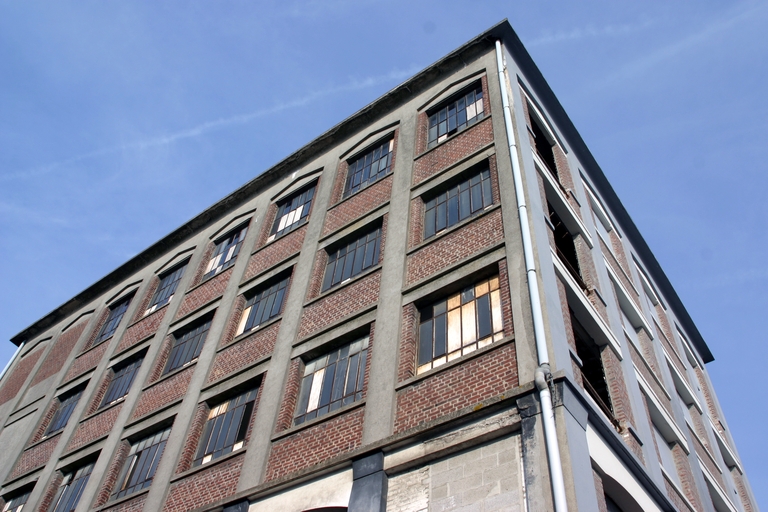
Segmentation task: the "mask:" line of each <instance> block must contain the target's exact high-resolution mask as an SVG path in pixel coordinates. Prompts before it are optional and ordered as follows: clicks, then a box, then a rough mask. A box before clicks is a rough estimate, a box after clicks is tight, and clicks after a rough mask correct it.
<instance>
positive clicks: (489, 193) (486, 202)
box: [422, 161, 495, 240]
mask: <svg viewBox="0 0 768 512" xmlns="http://www.w3.org/2000/svg"><path fill="white" fill-rule="evenodd" d="M476 179H477V180H478V181H477V182H476V183H473V181H474V180H476ZM493 189H494V187H493V175H492V174H491V168H490V165H489V163H488V162H487V161H486V162H485V163H484V164H481V165H479V166H474V167H472V168H471V169H469V170H467V171H465V172H462V173H461V175H460V176H459V177H458V178H457V179H453V180H450V181H449V182H447V183H445V184H441V186H440V187H438V189H437V190H436V191H430V192H428V193H427V194H425V195H424V196H423V197H422V203H423V225H424V226H423V232H422V236H423V240H429V239H430V238H433V237H435V236H437V235H439V234H441V233H443V232H445V231H447V230H448V229H450V228H451V227H453V226H455V225H457V224H459V223H461V222H463V221H465V220H467V219H470V218H472V217H475V216H477V215H480V214H481V213H482V212H484V211H486V210H488V209H489V208H491V207H492V206H493V205H494V204H495V201H494V198H493ZM475 191H477V192H478V193H479V195H480V197H479V200H480V203H481V205H480V206H479V207H477V208H475V209H474V210H473V209H472V208H473V203H475V201H477V200H478V198H477V197H475V196H474V194H475ZM454 192H455V193H454ZM443 197H445V199H444V200H442V201H441V198H443ZM433 203H434V206H432V204H433ZM463 205H467V206H466V209H467V213H466V215H465V214H463V213H462V206H463ZM441 206H442V213H441V210H440V208H441ZM454 206H455V215H452V214H451V212H452V211H453V209H454ZM430 212H432V213H430ZM438 217H440V218H438ZM443 218H444V221H445V222H444V223H443V224H441V222H440V221H441V220H443Z"/></svg>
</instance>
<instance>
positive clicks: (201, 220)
mask: <svg viewBox="0 0 768 512" xmlns="http://www.w3.org/2000/svg"><path fill="white" fill-rule="evenodd" d="M496 40H502V41H503V42H504V45H505V47H506V48H507V49H508V50H509V52H510V53H511V54H512V56H513V57H514V59H515V62H516V63H517V65H518V67H519V68H520V70H521V71H522V72H523V74H524V75H525V77H526V79H527V80H528V82H529V84H530V85H531V86H532V87H534V89H535V90H536V92H537V95H538V97H539V99H540V100H541V101H542V102H543V103H544V104H545V105H546V107H547V112H548V113H549V115H550V116H551V117H552V119H553V121H554V122H555V124H556V125H557V126H558V128H559V130H560V132H561V133H562V134H563V136H564V137H566V138H567V139H568V141H569V145H570V147H571V150H573V152H574V153H575V154H577V155H578V157H579V160H580V161H581V162H582V164H584V165H585V166H586V167H588V168H589V169H590V170H589V176H590V178H591V179H592V182H593V184H594V185H595V187H596V188H597V189H598V191H599V192H600V194H601V196H602V197H603V200H605V201H606V202H607V203H608V206H609V208H610V209H611V212H612V213H613V215H614V216H615V217H616V219H617V220H618V222H619V224H620V225H621V227H622V229H623V231H624V233H626V234H627V236H629V237H630V239H631V240H632V245H633V247H634V248H635V250H636V252H637V254H638V256H640V258H641V259H642V261H643V262H644V263H645V265H646V268H647V270H648V272H649V273H650V274H651V275H652V277H653V278H654V281H655V282H656V285H657V286H659V288H660V289H661V291H662V293H663V295H664V297H665V298H666V299H667V301H668V302H669V303H670V305H671V306H672V307H673V308H674V309H675V312H676V313H677V317H678V319H679V320H680V321H681V323H682V324H683V328H684V329H685V330H686V332H687V333H688V335H689V336H690V338H691V341H692V342H693V344H694V346H695V347H696V349H697V350H698V351H699V354H700V355H701V356H702V358H703V359H704V362H707V363H708V362H710V361H713V360H714V357H713V356H712V353H711V352H710V350H709V347H708V346H707V344H706V342H705V341H704V339H703V338H702V336H701V334H700V333H699V330H698V329H697V328H696V325H695V324H694V323H693V320H692V319H691V317H690V315H689V314H688V311H687V310H686V309H685V306H683V303H682V301H681V300H680V298H679V297H678V295H677V293H676V292H675V290H674V288H673V287H672V284H671V283H670V282H669V279H668V278H667V276H666V274H665V273H664V271H663V270H662V269H661V266H660V265H659V263H658V261H657V260H656V258H655V257H654V255H653V253H652V252H651V250H650V248H649V247H648V244H647V243H646V242H645V239H644V238H643V237H642V235H641V234H640V232H639V231H638V229H637V226H635V223H634V222H633V221H632V218H631V217H630V216H629V213H627V211H626V209H625V208H624V205H622V203H621V201H620V200H619V198H618V196H617V195H616V192H615V191H614V190H613V187H611V185H610V183H608V180H607V178H606V177H605V174H604V173H603V171H602V169H601V168H600V166H599V165H598V163H597V161H596V160H595V158H594V156H592V153H591V152H590V151H589V148H587V145H586V144H585V143H584V140H583V139H582V138H581V135H579V132H578V131H577V130H576V128H575V126H574V125H573V123H572V122H571V119H570V118H569V117H568V114H566V112H565V109H563V106H562V105H561V104H560V102H559V101H558V99H557V97H555V94H554V92H552V89H551V88H550V87H549V84H548V83H547V81H546V80H545V79H544V76H543V75H542V74H541V71H540V70H539V68H538V66H536V64H535V63H534V61H533V59H532V58H531V56H530V54H529V53H528V51H527V50H526V49H525V47H524V46H523V43H522V41H521V40H520V38H519V37H518V36H517V33H515V31H514V29H513V28H512V26H511V25H510V24H509V21H508V20H507V19H504V20H502V21H500V22H499V23H497V24H496V25H494V26H493V27H491V28H490V29H488V30H486V31H485V32H483V33H482V34H480V35H478V36H476V37H474V38H472V39H470V40H469V41H467V42H466V43H464V44H463V45H462V46H460V47H458V48H457V49H455V50H454V51H452V52H450V53H449V54H447V55H446V56H445V57H443V58H441V59H439V60H437V61H436V62H434V63H433V64H431V65H430V66H428V67H426V68H424V69H423V70H422V71H420V72H419V73H417V74H416V75H414V76H413V77H411V78H410V79H408V80H406V81H405V82H403V83H402V84H400V85H398V86H396V87H395V88H393V89H391V90H390V91H389V92H387V93H385V94H384V95H383V96H381V97H379V98H378V99H376V100H374V101H372V102H371V103H369V104H368V105H366V106H365V107H363V108H361V109H360V110H358V111H357V112H355V113H354V114H352V115H351V116H349V117H348V118H346V119H344V120H343V121H341V122H340V123H338V124H336V125H335V126H333V127H332V128H330V129H329V130H328V131H326V132H325V133H323V134H321V135H320V136H318V137H317V138H315V139H314V140H312V141H311V142H309V143H308V144H306V145H305V146H303V147H302V148H300V149H298V150H297V151H295V152H293V153H292V154H290V155H289V156H288V157H286V158H285V159H283V160H282V161H280V162H278V163H277V164H275V165H273V166H272V167H270V168H269V169H267V170H266V171H264V172H262V173H260V174H259V175H258V176H256V177H255V178H254V179H252V180H251V181H249V182H248V183H246V184H245V185H243V186H242V187H240V188H239V189H237V190H235V191H234V192H233V193H231V194H229V195H228V196H226V197H224V198H223V199H221V200H219V201H218V202H216V203H215V204H213V206H211V207H209V208H207V209H206V210H204V211H203V212H202V213H200V214H198V215H196V216H195V217H193V218H192V219H190V220H189V221H187V222H186V223H184V224H183V225H181V226H180V227H178V228H176V229H175V230H174V231H172V232H171V233H169V234H168V235H166V236H164V237H163V238H161V239H160V240H158V241H157V242H155V243H154V244H152V245H151V246H149V247H148V248H147V249H145V250H144V251H142V252H140V253H139V254H137V255H136V256H134V257H133V258H131V259H130V260H128V261H127V262H125V263H123V264H122V265H120V266H119V267H117V268H116V269H115V270H113V271H112V272H110V273H109V274H107V275H106V276H104V277H102V278H101V279H99V280H98V281H96V282H95V283H94V284H92V285H91V286H89V287H88V288H86V289H85V290H83V291H82V292H80V293H78V294H77V295H75V296H74V297H73V298H71V299H70V300H68V301H67V302H65V303H64V304H62V305H60V306H58V307H57V308H55V309H54V310H53V311H51V312H50V313H48V314H46V315H45V316H43V317H42V318H41V319H40V320H37V321H36V322H34V323H32V324H31V325H30V326H29V327H27V328H25V329H23V330H22V331H21V332H19V333H18V334H16V335H15V336H13V337H12V338H11V342H12V343H14V344H15V345H17V346H18V345H20V344H21V343H22V342H23V341H26V340H30V339H32V338H34V337H35V336H37V335H38V334H40V333H42V332H44V331H45V330H47V329H48V328H50V327H51V326H53V325H55V324H56V323H58V322H60V321H62V320H64V319H65V318H66V317H67V316H69V315H71V314H72V313H74V312H76V311H77V310H79V309H80V308H81V307H83V306H84V305H86V304H88V303H89V302H91V301H92V300H93V299H94V298H96V297H98V296H99V295H102V294H103V293H105V292H107V291H108V290H109V289H110V288H112V287H113V286H115V285H117V284H119V283H120V282H122V281H124V280H125V279H127V278H128V277H130V276H131V275H133V274H135V273H136V272H137V271H139V270H140V269H142V268H144V267H145V266H146V265H148V264H149V263H151V262H152V261H154V260H156V259H157V258H159V257H161V256H162V255H163V254H165V253H166V252H167V251H168V250H169V249H170V248H172V247H175V246H176V245H179V244H180V243H182V242H183V241H184V240H186V239H188V238H190V237H191V236H193V235H194V234H195V233H197V232H199V231H201V230H203V229H205V228H206V227H208V226H210V225H211V224H213V223H214V222H216V221H217V220H219V219H221V218H222V217H224V216H225V215H226V214H227V213H228V212H229V211H231V210H232V209H233V208H237V207H239V206H241V205H242V204H244V203H245V202H247V201H248V200H250V199H251V198H252V197H254V196H255V195H256V194H257V193H258V192H259V191H261V190H262V189H264V188H266V187H268V186H270V185H272V184H273V183H275V182H276V181H278V180H279V179H280V178H281V177H282V176H283V175H284V174H287V173H289V172H292V171H293V170H295V169H296V168H297V167H301V166H302V165H304V164H305V163H308V162H309V161H310V160H312V158H314V157H315V156H316V155H318V154H321V153H322V152H323V151H324V150H325V148H326V147H327V146H328V145H329V144H333V143H336V142H338V141H341V140H345V139H346V138H348V137H349V136H351V135H353V134H354V133H356V132H358V131H359V130H360V129H362V128H363V127H365V126H366V125H368V124H370V122H371V121H372V120H373V119H375V118H376V117H378V116H379V115H381V114H384V113H386V112H388V111H390V110H392V109H394V108H396V107H397V106H398V105H400V104H402V103H405V102H406V101H408V99H409V98H411V97H412V96H413V95H414V94H418V93H419V92H421V91H423V90H425V89H426V88H428V87H429V86H431V84H432V83H434V81H435V80H437V79H439V78H440V76H441V75H443V74H445V73H446V72H450V71H454V70H456V69H460V68H461V67H463V66H464V63H465V59H467V60H471V59H472V58H474V57H475V56H476V55H478V54H480V53H482V52H483V51H485V50H487V49H489V48H492V47H493V46H494V44H495V41H496Z"/></svg>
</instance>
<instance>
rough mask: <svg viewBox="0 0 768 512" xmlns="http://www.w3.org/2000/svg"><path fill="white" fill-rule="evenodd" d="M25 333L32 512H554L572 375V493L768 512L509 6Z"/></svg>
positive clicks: (23, 404) (674, 307) (25, 459)
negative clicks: (493, 21)
mask: <svg viewBox="0 0 768 512" xmlns="http://www.w3.org/2000/svg"><path fill="white" fill-rule="evenodd" d="M497 41H500V42H501V44H500V46H497V44H496V43H497ZM500 61H501V62H503V65H502V69H501V70H500V69H499V64H498V63H499V62H500ZM506 98H508V107H509V108H505V101H507V100H506ZM516 169H517V170H516ZM518 171H519V176H518V174H516V173H518ZM518 193H521V194H522V195H521V196H520V197H518V195H517V194H518ZM521 205H524V207H522V206H521ZM521 223H522V225H523V226H525V229H522V228H521ZM526 251H528V256H527V257H526V256H525V255H526ZM528 257H530V258H532V260H529V259H528ZM531 262H534V263H535V265H531ZM534 267H535V268H534ZM529 279H531V280H532V281H531V286H533V287H535V288H536V290H538V294H539V298H540V300H539V301H538V302H537V301H536V299H535V297H534V296H533V295H532V294H531V291H530V290H531V289H532V288H531V287H530V286H529V282H528V280H529ZM532 297H534V298H533V299H532ZM539 315H540V318H541V320H542V321H543V323H542V324H541V327H542V329H541V330H540V332H539V330H538V328H537V324H536V322H537V318H538V316H539ZM539 336H540V338H537V337H539ZM541 341H543V342H544V343H545V345H544V346H545V347H546V353H545V354H542V353H540V352H539V353H537V346H538V345H537V342H541ZM12 342H13V343H14V344H16V345H17V346H19V347H20V349H19V351H18V352H17V354H16V356H15V358H14V359H13V361H12V362H11V364H10V366H9V368H8V369H7V371H6V373H5V374H4V375H3V376H2V380H0V453H2V454H3V461H4V463H3V464H1V465H0V485H1V486H2V488H1V489H0V497H1V499H2V501H0V504H2V506H4V507H6V509H7V510H20V509H19V507H20V506H22V504H26V505H24V507H29V509H34V510H43V511H60V510H75V509H77V510H78V511H85V510H109V511H118V510H120V511H127V510H163V511H184V510H193V509H198V510H222V509H223V510H227V511H230V512H231V511H246V510H249V511H251V512H256V511H273V510H280V511H296V512H301V511H308V510H326V511H330V510H337V511H338V510H351V511H361V510H363V511H369V510H370V511H383V510H388V511H403V512H405V511H412V512H416V511H422V510H454V509H461V510H515V511H517V510H519V511H524V510H552V509H554V508H555V504H556V503H557V500H558V497H557V496H558V490H557V484H556V483H553V482H556V481H557V478H558V476H557V475H558V474H559V473H558V471H557V469H556V465H554V463H553V459H552V451H551V448H552V445H551V444H548V443H552V442H553V438H551V437H548V436H549V434H547V432H546V422H545V421H544V415H546V414H547V410H548V409H547V405H546V404H545V403H544V402H543V398H541V397H542V396H544V395H542V392H544V391H548V392H549V393H550V394H551V397H552V402H553V405H554V425H555V427H556V430H555V434H556V437H555V438H554V442H555V443H556V445H557V448H558V450H559V459H560V463H561V465H562V468H563V469H562V481H563V484H564V489H563V494H562V496H563V499H564V500H565V502H566V503H567V506H568V508H569V509H571V510H585V511H592V510H601V511H615V510H623V511H635V510H679V511H689V510H690V511H698V510H706V511H713V510H716V511H724V510H739V511H753V510H757V505H756V504H755V502H754V497H753V496H752V494H751V491H750V487H749V483H748V480H747V478H746V475H744V472H743V467H742V465H741V462H740V460H739V456H738V454H737V452H736V448H735V445H734V442H733V439H732V437H731V434H730V432H729V430H728V427H727V423H726V421H725V418H724V417H723V414H722V411H721V409H720V407H719V405H718V402H717V398H716V396H715V395H714V391H713V389H712V386H711V384H710V382H709V379H708V377H707V372H706V369H705V368H704V364H705V363H707V362H709V361H711V360H712V359H713V357H712V354H711V353H710V351H709V348H708V347H707V345H706V343H705V342H704V340H703V339H702V338H701V335H700V334H699V332H698V331H697V329H696V327H695V325H694V324H693V322H692V320H691V319H690V317H689V315H688V314H687V312H686V310H685V308H684V307H683V305H682V304H681V302H680V300H679V298H678V297H677V295H676V293H675V291H674V289H673V288H672V287H671V285H670V283H669V281H668V280H667V278H666V276H665V275H664V273H663V272H662V270H661V269H660V267H659V265H658V263H657V262H656V260H655V258H654V257H653V255H652V253H651V252H650V250H649V249H648V247H647V245H646V243H645V242H644V240H643V238H642V237H641V235H640V234H639V232H638V231H637V228H636V227H635V226H634V224H633V223H632V221H631V219H630V218H629V216H628V214H627V212H626V211H625V210H624V208H623V206H622V205H621V203H620V201H619V200H618V198H617V197H616V195H615V193H614V192H613V190H612V188H611V186H610V185H609V184H608V182H607V181H606V179H605V176H604V175H603V173H602V171H601V170H600V168H599V166H598V164H597V163H596V162H595V161H594V159H593V157H592V155H591V154H590V153H589V150H588V149H587V147H586V145H585V144H584V142H583V141H582V139H581V137H580V136H579V134H578V133H577V132H576V130H575V128H574V127H573V125H572V124H571V122H570V121H569V119H568V117H567V115H566V114H565V112H564V111H563V109H562V107H561V106H560V104H559V103H558V101H557V99H556V98H555V96H554V95H553V93H552V91H551V90H550V89H549V87H548V85H547V84H546V82H545V81H544V79H543V77H542V76H541V74H540V72H539V71H538V69H537V68H536V66H535V64H534V63H533V61H532V60H531V58H530V56H529V55H528V53H527V52H526V51H525V49H524V48H523V46H522V44H521V43H520V41H519V39H518V38H517V36H516V35H515V33H514V32H513V30H512V28H511V27H510V26H509V24H508V23H507V22H506V21H505V22H502V23H500V24H499V25H497V26H495V27H493V28H492V29H490V30H489V31H487V32H486V33H484V34H481V35H480V36H478V37H477V38H475V39H473V40H472V41H470V42H468V43H467V44H465V45H464V46H462V47H461V48H459V49H457V50H455V51H454V52H452V53H451V54H449V55H448V56H446V57H444V58H443V59H441V60H440V61H438V62H437V63H435V64H433V65H432V66H430V67H429V68H427V69H425V70H423V71H422V72H420V73H418V74H417V75H415V76H414V77H413V78H411V79H410V80H408V81H407V82H405V83H404V84H402V85H400V86H398V87H397V88H396V89H393V90H392V91H390V92H389V93H387V94H386V95H384V96H383V97H381V98H379V99H378V100H376V101H374V102H373V103H371V104H370V105H368V106H367V107H365V108H364V109H362V110H361V111H360V112H358V113H356V114H355V115H353V116H352V117H350V118H349V119H347V120H345V121H343V122H342V123H340V124H339V125H337V126H335V127H333V128H332V129H331V130H329V131H328V132H326V133H325V134H323V135H322V136H320V137H319V138H317V139H315V140H314V141H312V142H310V143H309V144H308V145H307V146H305V147H304V148H302V149H300V150H299V151H297V152H296V153H294V154H293V155H291V156H289V157H288V158H286V159H285V160H284V161H282V162H280V163H279V164H277V165H276V166H275V167H273V168H271V169H268V170H266V171H264V172H262V173H261V174H260V175H258V176H257V177H256V178H254V179H253V180H252V181H251V182H249V183H247V184H246V185H244V186H243V187H242V188H240V189H239V190H237V191H235V192H234V193H232V194H231V195H230V196H228V197H227V198H225V199H224V200H222V201H220V202H219V203H217V204H215V205H213V206H212V207H210V208H209V209H207V210H206V211H204V212H202V213H201V214H200V215H198V216H197V217H195V218H194V219H192V220H191V221H189V222H188V223H187V224H185V225H184V226H182V227H180V228H179V229H177V230H176V231H174V232H173V233H171V234H170V235H168V236H167V237H165V238H164V239H162V240H160V241H159V242H157V243H155V244H154V245H152V246H151V247H149V248H148V249H146V250H145V251H144V252H142V253H141V254H139V255H138V256H136V257H134V258H133V259H131V260H130V261H128V262H126V263H125V264H124V265H122V266H121V267H119V268H118V269H116V270H115V271H113V272H112V273H110V274H109V275H108V276H106V277H105V278H103V279H102V280H100V281H98V282H97V283H95V284H94V285H92V286H91V287H90V288H88V289H86V290H85V291H83V292H82V293H80V294H79V295H77V296H76V297H74V298H73V299H72V300H70V301H68V302H67V303H65V304H64V305H62V306H60V307H59V308H57V309H56V310H54V311H53V312H52V313H50V314H48V315H47V316H45V317H43V318H41V319H40V320H39V321H37V322H36V323H35V324H33V325H32V326H30V327H28V328H26V329H25V330H24V331H22V332H21V333H19V334H18V335H17V336H15V337H14V338H13V339H12ZM543 361H545V362H546V363H547V364H546V365H545V364H543ZM544 367H546V369H548V373H546V374H545V375H546V381H545V383H544V385H543V388H542V386H541V384H539V387H538V388H537V382H536V376H537V375H540V374H539V373H538V372H539V371H540V370H542V368H544ZM6 509H4V510H6ZM25 510H27V508H25Z"/></svg>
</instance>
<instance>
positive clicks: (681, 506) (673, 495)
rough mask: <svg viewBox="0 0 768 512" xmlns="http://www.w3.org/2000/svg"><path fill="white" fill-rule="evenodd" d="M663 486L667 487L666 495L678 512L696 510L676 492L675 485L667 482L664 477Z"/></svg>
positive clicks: (693, 511)
mask: <svg viewBox="0 0 768 512" xmlns="http://www.w3.org/2000/svg"><path fill="white" fill-rule="evenodd" d="M664 487H666V489H667V496H668V497H669V499H670V501H672V504H674V505H675V508H676V509H677V510H679V511H680V512H685V511H690V512H696V511H695V510H694V509H692V508H691V507H690V505H688V502H687V501H685V500H684V499H683V496H681V495H680V494H679V493H678V492H677V489H675V487H674V486H673V485H672V484H671V483H669V481H668V480H667V479H666V478H665V479H664Z"/></svg>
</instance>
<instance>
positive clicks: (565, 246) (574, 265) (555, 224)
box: [547, 202, 587, 291]
mask: <svg viewBox="0 0 768 512" xmlns="http://www.w3.org/2000/svg"><path fill="white" fill-rule="evenodd" d="M547 208H548V209H549V221H550V222H551V223H552V233H553V234H554V238H555V252H556V253H557V255H558V257H559V258H560V261H562V262H563V265H565V268H566V269H568V272H569V273H570V274H571V276H573V278H574V279H575V280H576V282H577V283H578V284H579V286H580V287H581V288H582V289H583V290H585V291H586V289H587V285H586V284H584V281H583V280H582V278H581V270H580V268H579V257H578V255H577V254H576V244H575V243H574V242H573V235H572V234H571V232H570V231H568V228H567V227H566V226H565V224H563V221H562V220H561V219H560V216H559V215H558V214H557V212H555V210H554V208H552V205H551V204H549V202H547Z"/></svg>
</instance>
